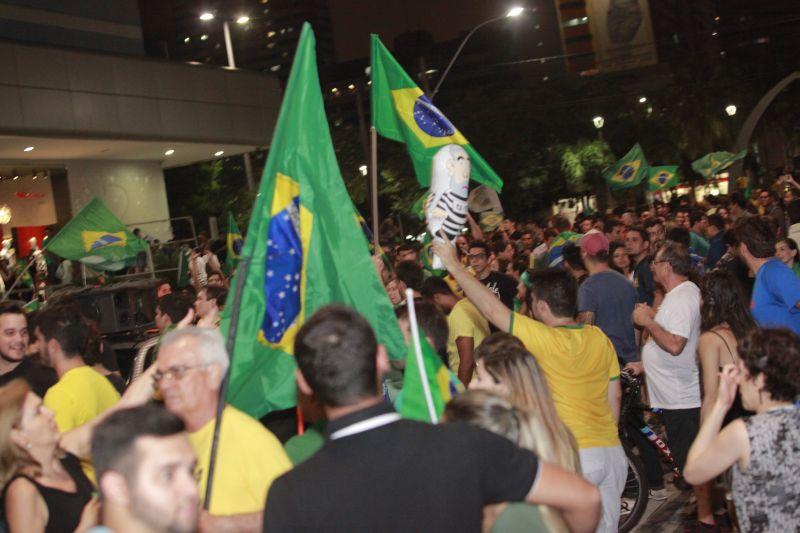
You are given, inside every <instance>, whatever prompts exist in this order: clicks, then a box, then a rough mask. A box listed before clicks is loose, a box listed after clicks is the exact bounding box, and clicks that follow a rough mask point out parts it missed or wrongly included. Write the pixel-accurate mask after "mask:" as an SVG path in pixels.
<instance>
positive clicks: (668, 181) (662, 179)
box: [647, 165, 681, 192]
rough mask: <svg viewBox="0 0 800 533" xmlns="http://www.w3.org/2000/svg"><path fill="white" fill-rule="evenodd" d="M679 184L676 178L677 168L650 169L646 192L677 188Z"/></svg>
mask: <svg viewBox="0 0 800 533" xmlns="http://www.w3.org/2000/svg"><path fill="white" fill-rule="evenodd" d="M680 182H681V178H680V176H678V166H677V165H675V166H665V167H650V170H649V177H648V179H647V190H649V191H653V192H654V191H661V190H664V189H671V188H672V187H677V186H678V184H679V183H680Z"/></svg>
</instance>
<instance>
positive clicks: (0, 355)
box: [0, 349, 25, 363]
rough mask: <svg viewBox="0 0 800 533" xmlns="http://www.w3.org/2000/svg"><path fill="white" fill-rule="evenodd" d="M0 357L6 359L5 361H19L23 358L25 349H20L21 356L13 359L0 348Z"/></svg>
mask: <svg viewBox="0 0 800 533" xmlns="http://www.w3.org/2000/svg"><path fill="white" fill-rule="evenodd" d="M0 359H2V360H3V361H6V362H7V363H21V362H22V361H24V360H25V350H24V349H23V350H22V356H21V357H20V358H19V359H14V358H13V357H9V356H8V355H6V354H5V353H3V351H2V350H0Z"/></svg>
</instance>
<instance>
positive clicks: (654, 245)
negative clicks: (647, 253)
mask: <svg viewBox="0 0 800 533" xmlns="http://www.w3.org/2000/svg"><path fill="white" fill-rule="evenodd" d="M644 228H645V230H647V236H648V237H649V238H650V249H651V250H658V249H659V248H661V245H662V244H663V243H664V241H665V240H666V239H667V230H666V228H665V227H664V221H663V220H661V219H660V218H651V219H650V220H648V221H647V222H645V223H644Z"/></svg>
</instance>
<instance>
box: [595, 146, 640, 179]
mask: <svg viewBox="0 0 800 533" xmlns="http://www.w3.org/2000/svg"><path fill="white" fill-rule="evenodd" d="M647 169H648V164H647V160H646V159H645V158H644V152H643V151H642V147H641V146H640V145H639V143H636V144H635V145H634V146H633V148H631V149H630V150H629V151H628V153H627V154H625V155H624V156H622V158H621V159H620V160H619V161H617V162H616V163H615V164H614V166H612V167H610V168H609V169H607V170H606V171H605V172H603V177H604V178H605V180H606V182H607V183H608V188H609V189H629V188H631V187H635V186H637V185H639V184H640V183H641V182H642V180H643V179H644V178H645V176H647Z"/></svg>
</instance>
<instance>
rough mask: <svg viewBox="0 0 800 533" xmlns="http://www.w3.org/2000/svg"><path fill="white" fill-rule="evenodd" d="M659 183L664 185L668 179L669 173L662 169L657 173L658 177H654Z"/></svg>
mask: <svg viewBox="0 0 800 533" xmlns="http://www.w3.org/2000/svg"><path fill="white" fill-rule="evenodd" d="M656 179H657V181H658V184H659V185H664V184H665V183H666V182H667V180H668V179H669V173H668V172H664V171H663V170H662V171H661V172H659V173H658V177H657V178H656Z"/></svg>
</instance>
